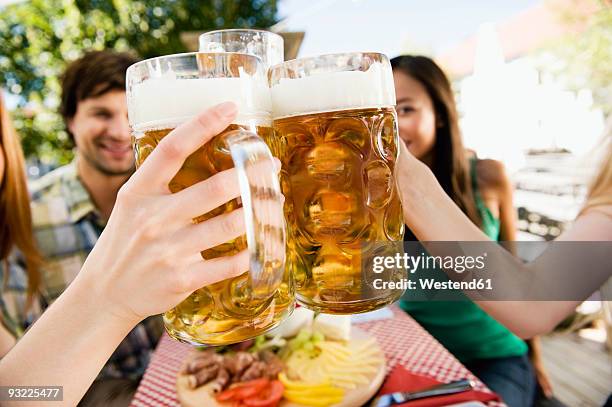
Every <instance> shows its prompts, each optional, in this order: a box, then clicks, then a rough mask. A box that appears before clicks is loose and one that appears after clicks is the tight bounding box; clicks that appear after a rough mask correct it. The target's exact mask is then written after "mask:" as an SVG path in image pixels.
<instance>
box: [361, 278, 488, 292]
mask: <svg viewBox="0 0 612 407" xmlns="http://www.w3.org/2000/svg"><path fill="white" fill-rule="evenodd" d="M418 282H419V286H420V289H421V290H492V289H493V284H492V283H491V279H490V278H486V279H485V278H476V279H473V280H470V281H436V280H435V279H433V278H421V279H419V280H418ZM373 285H374V288H375V289H376V290H416V289H417V282H416V281H414V280H408V279H407V278H404V279H402V280H400V281H383V280H382V279H380V278H377V279H376V280H374V281H373Z"/></svg>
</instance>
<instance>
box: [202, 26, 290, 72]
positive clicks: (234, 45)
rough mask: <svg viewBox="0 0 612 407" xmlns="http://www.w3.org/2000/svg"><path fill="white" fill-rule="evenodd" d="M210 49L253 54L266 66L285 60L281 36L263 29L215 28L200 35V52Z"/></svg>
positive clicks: (209, 50)
mask: <svg viewBox="0 0 612 407" xmlns="http://www.w3.org/2000/svg"><path fill="white" fill-rule="evenodd" d="M211 51H212V52H239V53H243V54H250V55H255V56H257V57H259V58H261V60H262V61H263V63H264V65H265V66H266V67H269V66H271V65H275V64H279V63H281V62H283V61H284V60H285V58H284V54H285V50H284V41H283V37H281V36H280V35H278V34H275V33H273V32H271V31H263V30H248V29H230V30H217V31H209V32H207V33H204V34H202V35H200V52H211Z"/></svg>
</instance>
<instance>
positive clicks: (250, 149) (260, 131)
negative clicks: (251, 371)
mask: <svg viewBox="0 0 612 407" xmlns="http://www.w3.org/2000/svg"><path fill="white" fill-rule="evenodd" d="M127 98H128V115H129V122H130V127H131V132H132V139H133V144H134V150H135V154H136V165H137V166H138V165H140V164H142V162H143V161H144V160H145V159H146V158H147V156H148V155H149V154H150V153H151V151H153V149H155V147H156V145H157V144H158V143H159V141H160V140H161V139H163V138H164V136H166V135H167V134H168V133H169V132H171V131H172V129H174V128H175V127H176V126H178V125H180V124H181V123H182V122H184V121H186V120H187V119H189V118H191V117H193V116H195V115H196V114H198V113H200V112H201V111H203V110H204V109H206V108H209V107H212V106H213V105H215V104H217V103H221V102H224V101H228V100H230V101H233V102H235V103H236V104H237V105H238V109H239V112H238V117H237V118H236V119H235V122H234V123H233V124H231V125H230V126H229V127H228V128H227V129H225V130H224V131H223V132H222V133H221V134H220V135H218V136H216V137H215V138H213V139H212V140H210V141H209V142H208V143H207V144H205V145H203V146H202V147H201V148H200V149H199V150H197V151H196V152H194V153H193V154H192V155H190V156H189V157H188V158H187V160H186V161H185V163H184V164H183V166H182V168H181V169H180V170H179V171H178V173H177V174H176V176H175V177H174V178H173V179H172V181H171V182H170V184H169V185H168V187H169V189H170V191H171V192H173V193H175V192H177V191H180V190H182V189H184V188H186V187H189V186H191V185H193V184H195V183H197V182H200V181H202V180H205V179H207V178H208V177H210V176H212V175H213V174H215V173H217V172H219V171H223V170H226V169H229V168H232V167H235V168H236V169H237V172H238V175H239V186H240V192H241V197H240V199H235V200H232V201H230V202H228V203H226V204H224V205H222V206H220V207H218V208H216V209H214V210H213V211H211V212H209V213H206V214H202V216H200V217H198V218H196V219H194V220H193V221H194V222H201V221H204V220H206V219H209V218H211V217H214V216H217V215H219V214H222V213H225V212H229V211H232V210H234V209H237V208H238V207H240V205H242V207H243V208H244V213H245V224H246V230H247V232H246V240H245V238H244V237H241V238H238V239H234V240H232V241H229V242H226V243H224V244H222V245H220V246H217V247H214V248H212V249H209V250H205V251H203V252H202V257H203V258H205V259H212V258H215V257H220V256H229V255H234V254H236V253H238V252H240V251H242V250H244V249H246V248H247V247H248V251H249V254H250V270H249V271H248V272H246V273H244V274H243V275H241V276H238V277H235V278H231V279H227V280H224V281H221V282H218V283H216V284H212V285H210V286H207V287H204V288H201V289H199V290H197V291H195V292H194V293H192V294H191V295H190V296H189V297H188V298H187V299H185V300H184V301H183V302H182V303H180V304H179V305H178V306H176V307H175V308H174V309H171V310H169V311H168V312H166V313H165V314H164V317H163V319H164V324H165V327H166V330H167V331H168V333H169V334H170V336H172V337H174V338H175V339H178V340H181V341H184V342H189V343H193V344H208V345H221V344H229V343H234V342H239V341H243V340H246V339H249V338H252V337H254V336H257V335H259V334H261V333H263V332H265V331H267V330H269V329H271V328H273V327H275V326H277V325H278V324H279V323H280V322H281V321H282V320H283V319H284V318H285V317H286V316H288V315H289V314H290V313H291V311H292V310H293V306H294V293H293V286H292V281H291V279H290V276H289V274H288V273H287V272H286V271H285V265H284V263H285V246H286V245H285V233H286V231H285V224H284V219H283V211H282V207H283V203H282V196H281V195H280V187H279V182H278V177H277V175H276V172H275V171H274V163H273V161H272V156H271V154H270V150H269V149H268V147H267V146H266V144H265V143H264V142H263V141H262V139H261V138H260V136H263V135H266V134H267V133H271V132H272V127H271V110H270V94H269V88H268V85H267V82H266V76H265V68H264V66H263V65H262V62H261V60H260V59H259V58H257V57H254V56H251V55H245V54H236V53H187V54H177V55H168V56H162V57H158V58H152V59H147V60H145V61H142V62H138V63H136V64H134V65H132V66H131V67H130V68H129V69H128V71H127Z"/></svg>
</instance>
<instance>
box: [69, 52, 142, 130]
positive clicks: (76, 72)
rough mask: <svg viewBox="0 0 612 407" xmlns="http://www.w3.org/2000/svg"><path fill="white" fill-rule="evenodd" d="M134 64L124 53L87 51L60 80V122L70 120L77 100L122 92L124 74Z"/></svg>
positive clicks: (123, 88) (75, 108)
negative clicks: (116, 91)
mask: <svg viewBox="0 0 612 407" xmlns="http://www.w3.org/2000/svg"><path fill="white" fill-rule="evenodd" d="M136 62H138V59H137V58H135V57H134V56H133V55H131V54H128V53H125V52H115V51H91V52H87V53H86V54H85V55H83V56H82V57H81V58H79V59H77V60H76V61H74V62H72V63H71V64H70V65H68V68H66V71H65V72H64V75H63V76H62V78H61V82H62V101H61V104H60V114H61V115H62V117H63V118H64V122H65V123H66V122H67V121H68V120H69V119H72V118H73V117H74V115H75V114H76V110H77V105H78V103H79V102H80V101H82V100H85V99H88V98H92V97H98V96H101V95H103V94H105V93H107V92H110V91H112V90H123V91H125V72H126V71H127V69H128V67H129V66H130V65H132V64H134V63H136ZM68 134H70V131H69V130H68ZM70 138H73V136H72V134H70Z"/></svg>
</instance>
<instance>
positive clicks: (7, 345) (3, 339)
mask: <svg viewBox="0 0 612 407" xmlns="http://www.w3.org/2000/svg"><path fill="white" fill-rule="evenodd" d="M0 319H2V317H0ZM14 345H15V338H14V337H13V335H11V333H10V332H9V331H8V330H7V329H6V328H5V327H4V326H3V325H2V321H0V358H2V357H3V356H4V355H6V353H7V352H8V351H9V350H11V348H12V347H13V346H14Z"/></svg>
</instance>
